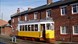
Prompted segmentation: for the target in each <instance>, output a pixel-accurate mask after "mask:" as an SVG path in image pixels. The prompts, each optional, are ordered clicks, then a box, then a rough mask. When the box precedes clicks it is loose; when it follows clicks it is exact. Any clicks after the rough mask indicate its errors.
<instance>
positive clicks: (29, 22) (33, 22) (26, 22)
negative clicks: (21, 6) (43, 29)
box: [18, 19, 54, 24]
mask: <svg viewBox="0 0 78 44" xmlns="http://www.w3.org/2000/svg"><path fill="white" fill-rule="evenodd" d="M39 23H40V24H45V23H54V21H53V20H48V19H46V20H43V19H41V20H30V21H20V22H19V23H18V24H39Z"/></svg>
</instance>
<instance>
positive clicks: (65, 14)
mask: <svg viewBox="0 0 78 44" xmlns="http://www.w3.org/2000/svg"><path fill="white" fill-rule="evenodd" d="M65 7H67V5H65V6H61V7H60V10H61V16H64V15H66V10H65ZM62 8H64V9H62ZM62 10H64V14H63V13H62Z"/></svg>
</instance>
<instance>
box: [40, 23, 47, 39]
mask: <svg viewBox="0 0 78 44" xmlns="http://www.w3.org/2000/svg"><path fill="white" fill-rule="evenodd" d="M41 30H42V37H43V39H46V34H45V24H41Z"/></svg>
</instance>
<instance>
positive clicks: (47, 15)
mask: <svg viewBox="0 0 78 44" xmlns="http://www.w3.org/2000/svg"><path fill="white" fill-rule="evenodd" d="M49 10H51V9H47V10H46V18H49V16H48V12H47V11H49Z"/></svg>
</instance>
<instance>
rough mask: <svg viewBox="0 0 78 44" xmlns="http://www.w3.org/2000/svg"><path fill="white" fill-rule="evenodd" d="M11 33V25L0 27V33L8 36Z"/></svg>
mask: <svg viewBox="0 0 78 44" xmlns="http://www.w3.org/2000/svg"><path fill="white" fill-rule="evenodd" d="M11 34H12V28H11V27H4V28H2V29H1V35H4V36H10V35H11Z"/></svg>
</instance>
